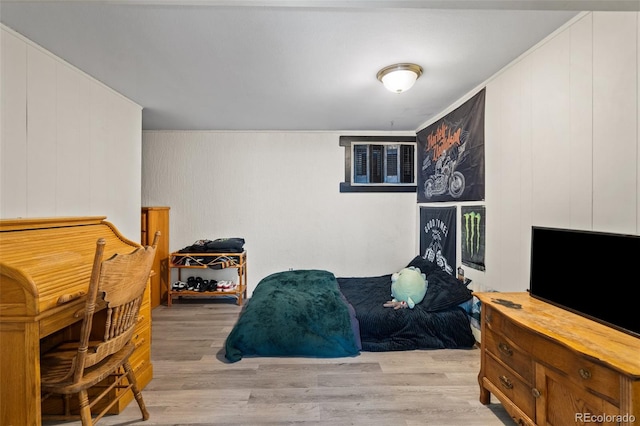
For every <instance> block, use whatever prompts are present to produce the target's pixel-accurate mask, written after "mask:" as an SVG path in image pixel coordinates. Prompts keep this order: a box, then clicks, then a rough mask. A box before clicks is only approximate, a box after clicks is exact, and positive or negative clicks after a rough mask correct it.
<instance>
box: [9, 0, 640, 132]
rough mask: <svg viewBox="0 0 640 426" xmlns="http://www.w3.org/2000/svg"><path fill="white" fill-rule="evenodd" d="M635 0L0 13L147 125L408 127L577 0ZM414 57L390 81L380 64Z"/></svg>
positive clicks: (130, 2)
mask: <svg viewBox="0 0 640 426" xmlns="http://www.w3.org/2000/svg"><path fill="white" fill-rule="evenodd" d="M597 9H600V10H640V0H633V1H613V0H611V1H607V0H604V1H578V0H568V1H548V0H536V1H526V0H494V1H484V0H466V1H457V0H448V1H418V0H414V1H364V0H350V1H349V0H346V1H322V0H315V1H314V0H310V1H286V0H285V1H238V0H236V1H229V0H227V1H206V0H205V1H177V0H113V1H109V0H107V1H99V0H91V1H89V0H85V1H82V0H75V1H73V0H72V1H69V0H67V1H55V0H46V1H31V0H21V1H10V0H0V21H1V22H2V23H3V24H5V25H6V26H8V27H10V28H12V29H13V30H15V31H17V32H18V33H20V34H23V35H24V36H26V37H27V38H29V39H30V40H32V41H34V42H36V43H38V44H39V45H41V46H43V47H44V48H46V49H47V50H49V51H51V52H53V53H54V54H56V55H57V56H59V57H61V58H63V59H65V60H66V61H68V62H69V63H71V64H73V65H74V66H76V67H78V68H80V69H81V70H83V71H85V72H86V73H88V74H90V75H92V76H93V77H95V78H97V79H98V80H100V81H102V82H104V83H105V84H106V85H108V86H110V87H112V88H113V89H115V90H117V91H118V92H120V93H122V94H123V95H125V96H126V97H128V98H130V99H132V100H133V101H135V102H136V103H138V104H140V105H141V106H143V107H144V109H143V128H144V129H156V130H160V129H162V130H168V129H175V130H303V131H314V130H318V131H322V130H330V131H331V130H335V131H339V130H352V131H358V130H359V131H389V130H398V131H400V130H409V131H413V130H418V129H419V127H420V126H421V125H423V124H424V123H425V122H426V121H428V120H429V119H430V118H432V117H433V116H434V114H437V113H438V112H440V111H442V110H443V109H445V108H446V107H448V106H449V105H450V104H451V103H453V102H454V101H456V100H457V99H459V98H460V97H461V96H463V95H465V94H466V93H468V92H469V91H470V90H472V89H474V88H476V87H478V85H479V84H481V83H483V82H484V81H486V80H487V79H488V78H489V77H490V76H491V75H493V74H494V73H495V72H496V71H498V70H500V69H501V68H503V67H504V66H505V65H507V64H508V63H510V62H511V61H513V60H514V59H516V58H517V57H518V56H520V55H521V54H522V53H523V52H524V51H526V50H527V49H529V48H530V47H531V46H533V45H535V44H536V43H537V42H539V41H540V40H542V39H543V38H544V37H546V36H547V35H549V34H550V33H552V32H553V31H554V30H556V29H557V28H558V27H560V26H562V25H563V24H564V23H565V22H566V21H568V20H570V19H571V18H572V17H574V16H575V15H576V14H577V12H578V11H580V10H597ZM397 62H415V63H417V64H419V65H421V66H422V67H423V68H424V74H423V76H422V77H421V78H420V79H419V80H418V81H417V82H416V85H415V86H414V87H413V88H412V89H411V90H410V91H408V92H405V93H402V94H394V93H391V92H388V91H387V90H385V89H384V87H383V86H382V84H381V83H380V82H379V81H377V80H376V73H377V72H378V70H379V69H381V68H383V67H385V66H387V65H390V64H393V63H397Z"/></svg>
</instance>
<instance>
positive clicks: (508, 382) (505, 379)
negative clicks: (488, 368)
mask: <svg viewBox="0 0 640 426" xmlns="http://www.w3.org/2000/svg"><path fill="white" fill-rule="evenodd" d="M500 384H502V386H504V387H505V388H507V389H513V383H511V380H509V378H508V377H507V376H500Z"/></svg>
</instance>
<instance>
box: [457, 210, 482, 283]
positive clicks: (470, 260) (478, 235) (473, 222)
mask: <svg viewBox="0 0 640 426" xmlns="http://www.w3.org/2000/svg"><path fill="white" fill-rule="evenodd" d="M461 213H462V214H461V221H462V223H461V226H460V228H461V229H462V241H461V243H462V264H463V265H465V266H469V267H470V268H473V269H478V270H480V271H484V248H485V235H486V234H485V223H486V215H485V208H484V206H462V207H461Z"/></svg>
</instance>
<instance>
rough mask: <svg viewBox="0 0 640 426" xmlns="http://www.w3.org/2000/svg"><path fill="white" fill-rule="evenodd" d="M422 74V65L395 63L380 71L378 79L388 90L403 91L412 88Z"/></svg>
mask: <svg viewBox="0 0 640 426" xmlns="http://www.w3.org/2000/svg"><path fill="white" fill-rule="evenodd" d="M421 75H422V67H421V66H420V65H416V64H394V65H389V66H388V67H384V68H382V69H381V70H380V71H378V75H377V77H378V80H380V81H381V82H382V84H384V87H386V88H387V90H389V91H391V92H394V93H402V92H406V91H407V90H409V89H411V87H412V86H413V84H414V83H415V82H416V80H417V79H418V77H420V76H421Z"/></svg>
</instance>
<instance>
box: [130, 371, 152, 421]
mask: <svg viewBox="0 0 640 426" xmlns="http://www.w3.org/2000/svg"><path fill="white" fill-rule="evenodd" d="M124 371H126V372H127V380H129V384H131V391H132V392H133V396H134V397H135V398H136V402H137V403H138V407H140V411H141V412H142V420H148V419H149V412H148V411H147V406H146V405H145V404H144V400H143V399H142V392H140V389H138V383H137V382H136V376H135V374H133V369H132V368H131V364H129V361H128V360H127V361H126V362H125V363H124Z"/></svg>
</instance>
